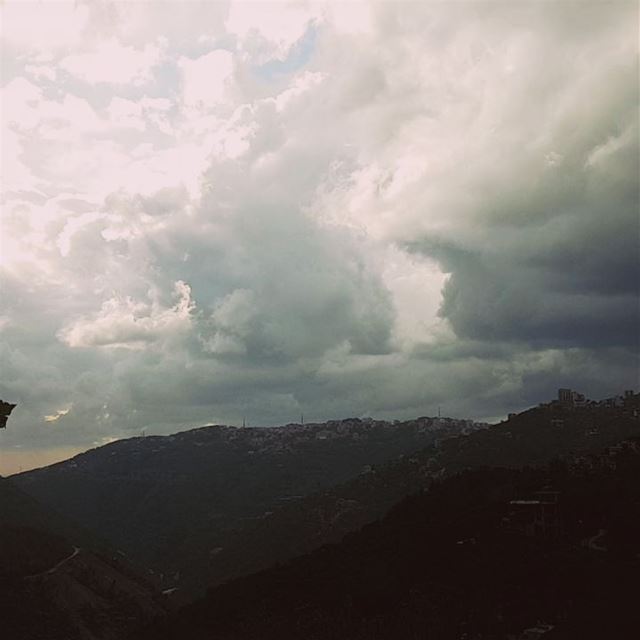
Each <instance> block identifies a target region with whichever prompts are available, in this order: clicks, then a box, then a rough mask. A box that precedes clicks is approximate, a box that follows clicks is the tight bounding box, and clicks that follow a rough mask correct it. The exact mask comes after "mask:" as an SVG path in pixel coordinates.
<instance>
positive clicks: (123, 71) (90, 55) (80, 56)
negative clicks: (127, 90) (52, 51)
mask: <svg viewBox="0 0 640 640" xmlns="http://www.w3.org/2000/svg"><path fill="white" fill-rule="evenodd" d="M161 57H162V50H161V48H160V47H159V46H158V45H157V44H146V45H145V46H144V48H142V49H136V48H135V47H131V46H127V45H124V44H122V43H121V42H118V41H117V40H115V39H112V40H107V41H103V42H100V43H98V44H97V45H96V46H95V47H94V48H93V49H92V50H89V51H84V52H82V53H74V54H71V55H68V56H66V57H65V58H63V59H62V60H61V61H60V62H59V67H60V68H61V69H64V70H65V71H67V72H68V73H70V74H72V75H73V76H75V77H77V78H79V79H80V80H82V81H84V82H87V83H88V84H99V83H110V84H133V85H139V84H143V83H145V82H148V81H149V80H150V79H151V77H152V70H153V68H154V67H155V66H156V65H158V64H159V62H160V60H161Z"/></svg>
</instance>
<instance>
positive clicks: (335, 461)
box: [13, 418, 484, 587]
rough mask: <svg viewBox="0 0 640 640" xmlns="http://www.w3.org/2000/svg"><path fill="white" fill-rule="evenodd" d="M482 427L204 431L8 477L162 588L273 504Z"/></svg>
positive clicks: (410, 424) (429, 423)
mask: <svg viewBox="0 0 640 640" xmlns="http://www.w3.org/2000/svg"><path fill="white" fill-rule="evenodd" d="M482 426H484V425H476V424H474V423H471V422H469V421H465V420H451V419H439V418H435V419H434V418H421V419H418V420H413V421H407V422H402V423H394V424H392V423H388V422H382V421H373V420H358V419H353V420H342V421H334V422H328V423H324V424H310V425H304V426H302V425H288V426H285V427H278V428H271V429H259V428H246V429H239V428H233V427H221V426H214V427H204V428H200V429H195V430H192V431H188V432H183V433H179V434H176V435H173V436H162V437H161V436H154V437H147V438H133V439H130V440H121V441H118V442H114V443H112V444H110V445H107V446H104V447H100V448H98V449H94V450H92V451H89V452H87V453H84V454H81V455H79V456H76V457H75V458H72V459H71V460H68V461H66V462H63V463H59V464H56V465H52V466H50V467H46V468H43V469H39V470H36V471H31V472H27V473H23V474H20V475H18V476H14V477H13V480H14V481H15V482H16V483H17V484H18V486H19V487H20V488H22V489H23V490H24V491H26V492H28V493H29V494H30V495H32V496H34V497H36V498H38V499H39V500H41V501H42V502H44V503H45V504H48V505H50V506H52V507H53V508H55V509H56V510H58V511H60V512H61V513H63V514H65V515H66V516H69V517H71V518H73V519H74V520H76V521H78V522H82V523H85V524H87V525H89V526H91V527H92V529H93V530H94V531H99V532H100V535H101V536H103V537H104V538H105V539H106V540H108V541H109V542H110V543H111V544H112V545H113V546H114V547H115V548H117V549H119V550H122V551H123V552H124V553H125V554H127V556H129V557H131V558H132V559H134V560H135V561H137V562H140V563H142V564H144V565H145V566H148V567H151V568H153V569H154V570H155V571H156V572H157V573H159V574H162V575H163V576H164V580H165V585H166V586H168V587H173V586H175V585H178V584H183V583H184V584H187V585H191V584H196V583H198V581H197V580H195V579H192V578H191V577H190V572H194V571H195V572H196V573H198V572H199V569H200V567H202V566H207V564H208V563H209V560H210V558H211V557H212V553H215V550H216V549H221V548H225V547H227V546H228V545H229V544H230V543H231V541H232V540H233V539H234V538H235V537H237V535H238V532H239V531H242V530H244V529H245V528H247V527H252V526H253V525H254V524H255V522H257V521H259V520H261V519H263V518H265V517H267V516H268V514H269V512H272V511H274V510H276V509H277V508H278V507H279V506H282V505H286V504H288V503H289V502H293V501H296V500H298V499H300V498H301V497H304V496H306V495H308V494H310V493H313V492H317V491H322V490H325V489H327V488H329V487H331V486H333V485H335V484H339V483H342V482H345V481H347V480H348V479H350V478H352V477H354V476H357V475H358V474H359V473H360V472H361V471H362V470H363V469H364V468H368V467H369V466H371V465H375V464H380V463H383V462H385V461H388V460H390V459H393V458H397V457H398V456H401V455H404V454H408V453H411V452H414V451H416V450H419V449H421V448H424V447H425V446H429V445H430V444H432V443H433V442H435V441H436V440H437V439H438V438H443V437H452V436H454V435H457V434H461V433H463V432H471V431H473V430H475V429H478V428H481V427H482ZM199 584H202V583H199Z"/></svg>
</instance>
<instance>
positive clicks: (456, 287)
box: [0, 2, 640, 449]
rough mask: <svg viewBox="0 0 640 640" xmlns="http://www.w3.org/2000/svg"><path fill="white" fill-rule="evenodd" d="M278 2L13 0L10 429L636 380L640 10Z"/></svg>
mask: <svg viewBox="0 0 640 640" xmlns="http://www.w3.org/2000/svg"><path fill="white" fill-rule="evenodd" d="M265 6H266V5H252V4H247V3H236V2H230V3H210V2H203V3H197V2H193V3H185V4H183V5H171V11H169V10H168V9H167V10H166V11H165V10H164V9H163V10H156V9H155V8H153V9H152V7H151V6H149V5H146V4H145V3H109V2H104V3H98V4H96V3H87V4H85V3H70V4H68V5H67V4H61V3H56V7H55V11H53V10H52V9H51V8H52V7H53V5H49V4H47V3H45V5H44V7H43V8H42V13H41V14H38V13H37V12H33V11H29V9H28V7H26V6H25V5H24V4H22V3H19V2H18V3H12V2H8V3H6V4H5V5H3V7H2V9H1V10H2V12H3V14H4V15H3V19H4V21H5V23H6V25H7V26H6V28H5V29H4V32H5V36H6V37H5V42H4V44H3V46H4V54H3V65H4V69H3V87H2V104H3V113H2V127H3V134H2V140H3V142H2V153H3V174H4V175H3V205H2V206H3V213H2V221H1V222H2V230H1V234H2V237H1V242H2V244H1V254H2V255H1V263H2V266H1V269H2V270H1V278H2V289H1V300H2V307H1V311H0V397H1V398H3V399H5V400H8V401H11V402H17V403H18V407H17V408H16V410H15V411H14V414H13V415H12V418H11V425H10V426H11V428H10V429H9V430H7V433H6V434H5V433H3V434H2V435H3V446H6V447H8V448H12V449H13V448H23V449H38V448H43V449H45V448H49V447H63V446H64V447H70V446H77V447H87V446H91V445H93V444H97V443H100V442H106V441H108V440H109V439H112V438H117V437H123V436H129V435H136V434H138V433H139V432H140V430H141V429H146V430H147V433H167V432H171V431H175V430H178V429H183V428H188V427H193V426H198V425H201V424H205V423H211V422H222V423H231V424H239V423H240V422H241V421H242V419H243V417H245V418H246V419H247V420H248V421H249V422H250V424H260V425H273V424H278V423H286V422H289V421H293V420H297V419H299V416H300V414H301V413H304V414H305V416H306V418H307V419H308V420H323V419H329V418H335V417H346V416H353V415H373V416H376V417H381V418H395V417H397V418H402V417H409V416H415V415H424V414H434V413H436V412H437V410H438V406H439V405H442V408H443V411H445V412H446V413H448V414H450V415H457V416H461V417H464V416H468V417H475V418H492V417H498V416H501V415H504V414H505V413H506V412H507V411H512V410H516V409H519V408H523V407H526V406H528V405H529V404H531V403H537V402H539V401H541V400H544V399H545V398H547V397H548V396H549V395H550V394H551V393H553V391H554V389H555V388H556V387H559V386H572V387H575V388H581V389H583V390H584V391H585V392H587V393H588V394H590V395H592V396H595V397H599V396H604V395H608V394H611V393H615V392H617V391H619V390H620V389H621V388H623V387H628V386H633V385H634V384H636V382H637V375H638V346H639V345H638V340H639V334H638V326H639V325H640V315H639V314H640V307H639V299H640V291H639V283H640V277H639V275H640V274H639V273H638V264H639V262H638V252H639V238H638V206H639V204H638V203H639V192H638V175H639V172H640V166H639V149H638V140H639V137H638V133H639V132H638V112H637V106H638V97H639V96H638V91H639V89H638V34H637V20H638V9H637V5H636V4H635V3H623V2H621V3H611V4H606V3H579V2H576V3H546V2H522V3H511V4H506V3H484V2H470V3H451V4H444V3H433V4H432V3H390V2H389V3H372V4H368V3H364V2H363V3H332V2H329V3H323V2H320V3H316V2H313V3H311V2H310V3H305V2H300V3H294V4H278V5H276V4H273V5H268V9H269V10H268V11H267V10H266V9H265ZM167 7H169V5H167ZM47 12H49V13H50V15H49V13H47ZM45 14H46V15H45ZM45 23H46V24H45ZM56 25H57V26H56ZM54 27H55V28H54Z"/></svg>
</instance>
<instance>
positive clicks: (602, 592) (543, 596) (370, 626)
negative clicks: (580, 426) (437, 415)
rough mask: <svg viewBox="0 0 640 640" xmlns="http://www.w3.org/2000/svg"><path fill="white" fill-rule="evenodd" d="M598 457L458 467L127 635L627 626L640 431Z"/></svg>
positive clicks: (632, 617) (633, 590)
mask: <svg viewBox="0 0 640 640" xmlns="http://www.w3.org/2000/svg"><path fill="white" fill-rule="evenodd" d="M598 460H600V462H601V463H602V464H601V465H600V466H597V465H596V467H594V466H593V465H588V464H581V463H580V458H579V457H575V456H572V457H569V458H567V459H565V460H559V461H557V462H556V463H554V464H553V465H551V466H542V467H539V468H535V469H534V468H526V469H523V470H515V469H504V468H491V469H490V468H483V469H479V470H475V471H465V472H462V473H460V474H455V475H454V476H452V477H450V478H447V479H445V480H442V481H440V482H437V483H436V484H434V485H433V486H432V488H431V489H430V490H429V491H428V492H425V493H419V494H417V495H415V496H413V497H410V498H407V499H405V500H404V501H403V502H402V503H400V504H399V505H398V506H397V507H395V508H394V509H393V510H392V511H391V512H390V513H389V514H388V515H387V516H386V517H384V518H383V519H382V520H380V521H378V522H376V523H373V524H370V525H368V526H366V527H365V528H364V529H362V530H361V531H360V532H358V533H355V534H350V535H349V536H347V537H346V538H345V539H344V540H343V542H341V543H340V544H337V545H328V546H324V547H322V548H321V549H319V550H316V551H315V552H313V553H311V554H309V555H306V556H304V557H300V558H297V559H295V560H293V561H291V562H289V563H288V564H286V565H283V566H279V567H276V568H272V569H270V570H267V571H264V572H262V573H258V574H255V575H252V576H248V577H246V578H241V579H238V580H235V581H232V582H230V583H228V584H226V585H222V586H220V587H217V588H215V589H212V590H211V591H210V592H209V594H208V596H207V597H206V599H204V600H202V601H201V602H199V603H196V604H194V605H191V606H190V607H187V608H185V609H183V610H182V611H181V612H179V613H178V614H176V615H175V616H173V617H172V618H171V619H170V620H169V621H164V622H163V623H162V624H161V625H159V626H154V627H152V628H151V629H149V630H148V631H147V632H146V634H142V635H141V636H140V635H139V636H136V637H143V638H154V640H173V639H178V638H185V637H188V638H190V640H198V639H200V638H203V639H204V638H210V637H215V638H217V639H218V640H226V639H229V640H230V639H232V638H233V639H234V640H242V639H244V638H246V639H247V640H248V639H251V640H271V639H273V640H276V639H278V640H280V639H281V638H288V639H291V640H296V639H298V638H299V639H303V638H304V639H305V640H328V639H338V638H349V639H351V640H359V639H362V640H364V639H365V638H366V639H367V640H376V639H379V640H388V639H389V638H394V639H397V640H405V639H406V640H410V639H414V638H416V639H417V638H434V639H437V640H449V639H451V640H453V639H454V638H455V639H456V640H459V639H460V638H474V639H476V640H489V639H492V640H507V639H509V638H511V639H519V638H541V637H544V638H545V639H546V638H548V639H549V640H552V639H565V640H569V639H571V640H573V639H575V640H578V639H580V640H585V639H593V640H596V639H598V640H601V639H602V638H616V639H617V640H626V639H627V638H635V637H636V635H635V634H636V633H637V628H638V624H640V612H639V611H638V608H637V606H636V596H637V585H638V583H639V581H640V562H639V560H638V558H639V557H640V556H639V554H640V546H639V543H638V540H639V539H640V442H639V441H630V442H627V443H625V444H624V445H622V446H620V447H619V448H618V450H617V455H616V461H615V464H610V463H609V462H607V461H610V455H609V454H608V453H603V454H602V455H600V456H596V457H595V458H594V461H595V462H597V461H598ZM541 491H542V493H540V492H541ZM540 496H552V497H551V498H548V497H547V498H541V497H540ZM543 502H544V504H546V505H551V506H545V507H544V509H545V511H544V513H545V514H546V515H545V520H540V516H539V515H536V514H539V513H541V512H540V511H539V509H541V508H542V507H540V506H539V505H540V504H542V503H543ZM549 509H551V511H549ZM550 513H551V514H553V515H549V514H550ZM536 522H538V523H540V522H546V524H545V525H544V526H538V525H536V527H535V528H534V527H533V525H534V524H535V523H536ZM534 628H535V629H537V631H535V630H534ZM527 630H528V631H527Z"/></svg>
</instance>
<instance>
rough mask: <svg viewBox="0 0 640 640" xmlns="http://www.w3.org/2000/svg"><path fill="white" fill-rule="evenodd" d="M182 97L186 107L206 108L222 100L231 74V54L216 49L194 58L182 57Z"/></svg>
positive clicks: (179, 62) (180, 64) (180, 62)
mask: <svg viewBox="0 0 640 640" xmlns="http://www.w3.org/2000/svg"><path fill="white" fill-rule="evenodd" d="M178 66H179V67H180V69H181V71H182V76H183V93H182V98H183V101H184V104H185V105H186V106H187V107H195V108H198V109H203V110H204V109H208V108H212V107H214V106H216V104H218V103H220V102H222V101H223V99H224V97H225V94H226V90H227V86H228V82H229V80H230V78H231V77H232V75H233V56H232V54H231V53H230V52H229V51H225V50H223V49H218V50H215V51H211V52H209V53H207V54H205V55H203V56H200V57H199V58H196V59H193V60H192V59H191V58H186V57H182V58H180V60H179V61H178Z"/></svg>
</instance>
